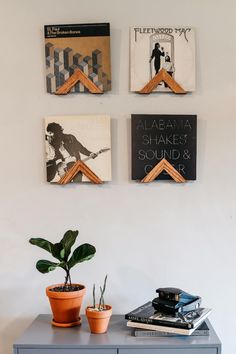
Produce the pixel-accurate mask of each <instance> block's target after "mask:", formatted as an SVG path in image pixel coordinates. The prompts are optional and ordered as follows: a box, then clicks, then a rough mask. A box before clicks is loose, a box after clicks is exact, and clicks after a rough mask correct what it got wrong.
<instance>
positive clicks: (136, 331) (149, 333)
mask: <svg viewBox="0 0 236 354" xmlns="http://www.w3.org/2000/svg"><path fill="white" fill-rule="evenodd" d="M132 335H133V336H135V337H175V336H178V335H181V334H176V333H168V332H160V331H153V330H148V329H141V328H132ZM191 335H192V336H209V327H208V325H207V324H206V322H205V321H204V322H203V323H201V324H200V326H199V327H198V328H197V329H195V330H194V331H193V332H192V334H191Z"/></svg>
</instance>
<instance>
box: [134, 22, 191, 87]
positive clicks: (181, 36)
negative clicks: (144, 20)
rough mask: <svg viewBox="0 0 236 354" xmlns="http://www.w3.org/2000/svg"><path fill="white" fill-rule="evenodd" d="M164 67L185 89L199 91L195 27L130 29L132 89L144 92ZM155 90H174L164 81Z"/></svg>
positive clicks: (137, 27)
mask: <svg viewBox="0 0 236 354" xmlns="http://www.w3.org/2000/svg"><path fill="white" fill-rule="evenodd" d="M161 69H165V70H166V72H167V73H168V74H169V75H170V76H171V77H172V78H173V79H174V80H175V81H176V82H177V83H178V84H179V85H180V86H181V87H182V88H183V89H184V90H185V91H194V90H195V32H194V29H193V28H191V27H159V26H147V27H139V26H136V27H132V28H131V29H130V89H131V91H140V90H141V89H142V88H143V87H144V86H145V85H146V84H147V83H148V82H149V81H150V80H151V79H152V78H153V77H154V76H155V75H156V74H157V73H159V72H160V70H161ZM153 91H162V92H170V89H169V87H168V86H167V85H166V84H165V83H164V82H162V83H160V84H159V85H158V87H156V88H155V89H154V90H153Z"/></svg>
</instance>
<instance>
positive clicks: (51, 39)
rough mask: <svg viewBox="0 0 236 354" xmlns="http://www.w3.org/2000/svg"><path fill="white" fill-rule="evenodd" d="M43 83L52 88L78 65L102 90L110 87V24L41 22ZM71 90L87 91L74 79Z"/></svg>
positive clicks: (56, 87) (68, 76) (72, 72)
mask: <svg viewBox="0 0 236 354" xmlns="http://www.w3.org/2000/svg"><path fill="white" fill-rule="evenodd" d="M44 37H45V60H46V87H47V92H49V93H56V91H57V90H58V89H59V88H60V87H61V86H62V85H63V84H64V83H65V82H66V80H68V79H69V78H70V77H71V76H72V75H73V74H74V73H75V72H76V71H77V70H78V69H80V70H81V71H82V72H83V73H84V74H85V75H86V77H88V78H89V79H90V80H91V81H92V82H93V83H94V84H95V85H96V86H97V87H98V88H100V89H101V90H102V91H103V92H105V91H109V90H111V65H110V24H109V23H91V24H78V25H76V24H74V25H47V26H44ZM70 92H71V93H73V92H76V93H80V92H88V89H87V88H86V87H85V86H84V85H83V84H82V83H81V82H77V83H76V84H75V85H74V86H73V87H72V89H71V91H70Z"/></svg>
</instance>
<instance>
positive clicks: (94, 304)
mask: <svg viewBox="0 0 236 354" xmlns="http://www.w3.org/2000/svg"><path fill="white" fill-rule="evenodd" d="M95 307H96V298H95V284H93V308H94V309H95Z"/></svg>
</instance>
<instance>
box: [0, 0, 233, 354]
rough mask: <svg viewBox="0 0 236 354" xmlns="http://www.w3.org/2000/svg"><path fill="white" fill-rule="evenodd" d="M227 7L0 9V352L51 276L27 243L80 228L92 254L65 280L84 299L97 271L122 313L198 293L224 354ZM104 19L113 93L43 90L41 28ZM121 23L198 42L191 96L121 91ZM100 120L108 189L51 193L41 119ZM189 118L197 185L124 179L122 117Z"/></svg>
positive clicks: (183, 3) (228, 229) (228, 271)
mask: <svg viewBox="0 0 236 354" xmlns="http://www.w3.org/2000/svg"><path fill="white" fill-rule="evenodd" d="M235 11H236V4H235V1H233V0H225V1H218V0H215V1H214V0H205V1H199V0H192V1H189V0H178V1H176V0H168V1H166V2H165V1H158V0H146V1H137V0H130V1H127V0H119V1H111V0H99V1H95V0H94V1H91V0H90V1H86V0H83V1H82V0H67V1H64V0H40V1H36V0H34V1H32V0H21V1H18V0H8V1H4V0H1V12H0V33H1V56H0V67H1V75H0V79H1V80H0V90H1V91H0V92H1V96H0V99H1V105H0V151H1V161H2V163H1V176H0V191H1V192H0V198H1V199H0V208H1V209H0V225H1V229H0V230H1V233H0V235H1V236H0V242H1V254H0V279H1V282H0V353H1V354H9V353H10V352H11V345H12V342H13V341H14V338H16V337H17V336H18V335H19V333H21V331H22V330H23V329H24V328H25V327H26V326H27V325H28V324H29V323H30V322H31V320H33V318H34V317H35V316H36V315H37V314H38V313H48V312H49V311H50V310H49V305H48V302H47V299H46V297H45V295H44V288H45V287H46V286H47V285H48V284H52V283H56V282H60V281H62V280H63V278H62V277H63V273H62V272H60V270H58V271H55V272H54V273H51V274H48V275H42V274H40V273H38V272H37V271H36V269H35V268H34V265H35V262H36V260H38V258H41V257H42V258H44V257H46V254H45V253H44V252H43V251H42V250H40V249H37V248H36V247H33V246H31V245H29V244H28V239H29V238H30V237H32V236H36V237H37V236H39V237H40V236H41V237H46V238H50V239H51V240H52V241H55V242H56V241H57V240H58V239H59V237H61V236H62V235H63V233H64V231H66V230H67V229H70V228H71V229H77V228H78V229H79V230H80V241H81V242H91V243H93V244H94V245H96V247H97V255H96V257H95V258H94V260H92V261H90V262H88V263H83V264H81V266H79V267H78V268H77V269H75V270H74V271H73V274H72V275H73V279H74V281H78V282H81V283H84V284H86V285H87V287H88V293H87V295H86V298H85V300H84V305H85V304H88V302H89V301H90V299H91V287H92V284H93V282H94V281H96V282H97V283H98V284H99V283H101V282H102V280H103V277H104V275H105V274H106V273H108V274H109V279H108V281H109V282H108V291H107V300H108V302H110V303H111V304H112V305H113V308H114V312H115V313H125V312H126V311H128V310H131V309H132V308H133V307H135V306H138V305H139V304H142V303H143V302H145V301H147V300H150V299H151V298H152V297H154V295H155V289H156V288H157V287H160V286H177V287H181V288H183V289H185V290H188V291H189V292H192V293H196V294H199V295H201V296H202V297H203V304H204V305H205V306H208V307H212V308H213V313H212V315H211V317H210V319H211V321H212V323H213V324H214V326H215V329H216V330H217V332H218V334H219V336H220V337H221V340H222V342H223V353H224V354H231V353H233V350H234V347H235V343H234V335H235V334H234V333H235V326H236V311H235V293H236V278H235V264H236V261H235V248H236V240H235V234H236V232H235V231H236V226H235V207H236V198H235V197H236V193H235V182H236V167H235V163H236V153H235V151H236V117H235V107H236V106H235V101H236V65H235V57H236V44H235V29H236V25H235ZM104 21H109V22H110V23H111V39H112V41H111V50H112V75H113V90H112V92H111V93H109V94H104V95H102V96H93V95H70V96H68V97H57V96H53V95H49V94H46V92H45V82H44V46H43V25H45V24H54V23H55V24H56V23H59V24H61V23H83V22H104ZM132 25H165V26H166V25H173V26H175V25H176V26H177V25H183V26H184V25H186V26H188V25H190V26H193V27H195V28H196V33H197V91H196V93H194V94H187V95H186V96H181V97H179V96H174V95H168V94H160V95H158V94H157V95H156V94H154V95H150V96H146V95H144V96H140V95H137V94H134V93H129V91H128V81H129V80H128V72H129V68H128V63H129V56H128V48H129V42H128V34H129V31H128V29H129V26H132ZM97 113H98V114H99V113H107V114H110V115H111V117H112V121H113V123H112V140H113V143H112V147H113V153H112V155H113V158H112V160H113V182H112V183H109V184H106V185H104V186H92V185H80V186H74V185H73V186H71V185H68V186H65V187H60V186H55V185H50V184H47V183H46V182H45V171H44V141H43V117H44V116H46V115H47V116H48V115H63V114H65V115H69V114H71V115H73V114H97ZM131 113H186V114H187V113H189V114H197V115H198V166H197V171H198V179H197V181H196V182H193V183H187V184H184V185H178V184H175V183H162V182H161V183H160V182H159V183H153V184H151V185H148V186H146V185H145V186H144V185H140V184H138V183H134V182H132V181H131V180H130V145H131V144H130V114H131Z"/></svg>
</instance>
